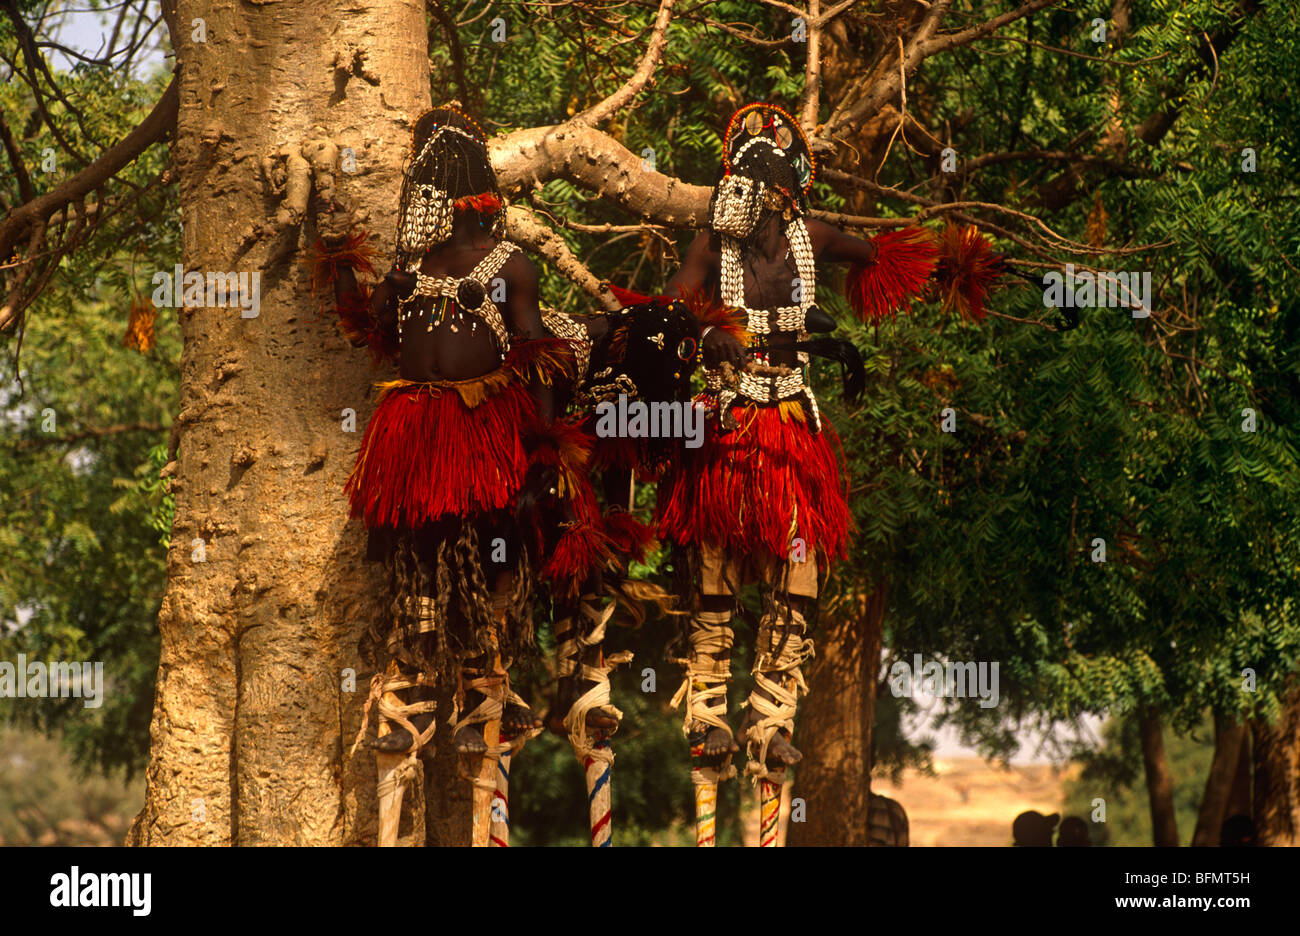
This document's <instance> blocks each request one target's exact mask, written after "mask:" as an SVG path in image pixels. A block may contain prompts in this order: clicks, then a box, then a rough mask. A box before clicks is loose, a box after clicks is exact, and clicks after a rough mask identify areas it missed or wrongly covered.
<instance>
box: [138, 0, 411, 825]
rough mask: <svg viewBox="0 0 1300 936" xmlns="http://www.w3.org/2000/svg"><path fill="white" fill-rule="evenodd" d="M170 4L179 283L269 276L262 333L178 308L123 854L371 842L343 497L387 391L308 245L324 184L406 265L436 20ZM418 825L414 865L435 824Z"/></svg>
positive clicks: (406, 13)
mask: <svg viewBox="0 0 1300 936" xmlns="http://www.w3.org/2000/svg"><path fill="white" fill-rule="evenodd" d="M164 6H165V7H166V8H167V22H168V26H169V28H170V30H171V37H172V42H173V45H174V46H175V49H176V61H177V66H178V69H179V81H180V107H179V114H178V120H177V128H176V135H175V141H174V144H173V148H172V160H173V164H172V165H173V172H174V175H175V178H176V179H177V181H178V183H179V187H180V204H181V211H182V220H183V223H184V235H183V248H182V256H181V262H182V263H183V265H184V268H185V270H187V271H198V272H203V273H206V272H208V271H221V272H224V271H241V270H242V271H256V272H259V273H260V274H261V282H260V287H261V289H260V309H259V310H258V314H257V316H256V317H241V311H240V309H239V308H185V309H180V310H179V314H180V321H181V327H182V332H183V335H184V342H185V344H184V353H183V355H182V360H181V379H182V384H181V411H180V414H179V416H178V418H177V421H176V426H177V430H176V432H175V434H174V437H173V447H174V451H173V455H172V462H171V464H170V465H169V466H168V468H167V469H165V471H164V473H165V474H170V476H171V478H172V479H173V481H172V483H173V490H174V492H175V494H176V518H175V523H174V525H173V528H172V547H171V552H170V554H169V556H168V576H167V588H166V592H165V594H164V598H163V603H162V610H161V613H160V616H159V627H160V630H161V634H162V659H161V663H160V666H159V673H158V687H157V695H156V699H155V707H154V717H153V724H152V727H151V742H152V754H151V760H150V765H149V770H148V788H147V793H146V800H145V805H144V808H143V810H142V812H141V813H140V815H139V816H138V817H137V818H136V821H135V823H134V825H133V827H132V831H131V833H130V837H129V841H130V842H132V843H136V844H145V845H181V844H208V845H230V844H239V845H247V844H290V843H292V844H341V843H360V842H366V841H371V842H373V840H374V835H375V826H374V822H375V819H374V808H373V797H374V784H375V776H374V759H373V757H371V756H369V755H365V754H362V753H360V752H359V753H358V756H357V758H356V759H355V761H352V762H349V761H347V760H346V752H347V748H348V747H349V746H350V744H351V742H352V738H353V736H354V735H355V733H356V730H357V726H358V721H359V715H360V709H361V703H362V701H363V700H364V698H365V695H366V691H367V689H368V685H367V683H368V677H369V673H368V672H367V671H365V670H364V669H363V667H362V664H361V662H360V661H359V659H358V656H357V641H358V637H359V635H360V633H361V632H362V631H363V630H364V628H365V626H366V625H367V624H368V623H369V621H370V620H371V619H372V618H373V617H374V616H375V615H376V614H381V613H383V611H384V608H383V606H382V597H381V596H382V594H383V577H382V574H381V573H380V570H379V569H377V568H376V567H375V566H371V565H367V564H366V563H364V562H363V553H364V549H363V535H362V533H363V531H362V530H361V529H360V528H359V527H358V525H357V524H356V523H355V522H349V521H348V519H347V507H346V502H345V500H344V497H343V484H344V481H345V479H346V477H347V474H348V472H349V470H350V468H351V465H352V460H353V458H354V456H355V453H356V449H357V445H358V442H359V439H360V431H361V430H363V429H364V427H365V420H366V419H367V417H368V416H369V413H370V410H371V400H372V394H371V383H372V382H373V381H374V380H375V379H377V375H376V373H375V372H372V371H371V370H370V368H369V362H368V360H367V359H366V356H365V355H364V353H361V352H357V351H354V350H353V349H352V348H350V347H349V346H348V345H347V343H346V342H345V341H344V340H343V338H342V337H341V336H340V335H339V333H338V332H337V330H336V329H335V327H334V324H333V321H332V318H331V317H329V316H324V317H323V316H321V315H320V314H319V313H318V302H317V300H316V299H315V298H313V297H312V296H311V295H310V289H309V286H308V281H307V276H306V270H305V269H304V266H303V264H302V263H301V260H302V257H303V252H304V250H305V248H306V247H307V246H308V245H309V244H310V243H311V242H312V241H313V240H314V238H315V236H316V233H315V229H314V215H313V213H312V210H311V208H310V205H311V201H310V199H311V198H314V197H316V196H325V197H328V196H329V195H330V191H329V189H330V186H332V185H334V186H336V187H337V191H338V194H339V195H340V196H341V197H342V198H343V199H346V200H347V201H349V202H351V203H353V204H356V205H358V206H362V207H363V208H364V210H365V211H366V212H368V215H369V217H368V220H366V226H367V228H368V229H369V230H370V231H371V232H372V234H373V235H375V236H376V238H377V240H378V242H379V247H380V250H381V255H382V254H383V253H387V254H388V255H389V256H391V255H392V245H391V232H392V230H393V228H394V222H393V212H394V210H395V207H396V199H397V192H398V188H399V176H400V170H401V164H402V161H403V159H404V156H405V150H406V147H407V144H408V142H409V140H410V132H411V124H412V122H413V121H414V119H415V118H416V117H417V116H418V115H419V114H420V112H421V111H423V110H424V109H425V108H427V107H428V104H429V100H428V95H429V91H428V74H429V69H428V49H427V44H426V38H425V28H424V26H425V24H424V14H423V10H424V4H422V3H420V2H418V0H372V2H369V3H364V4H356V3H339V2H321V0H282V2H278V3H260V2H254V3H246V2H238V0H211V2H199V0H177V2H175V3H174V4H164ZM348 149H350V150H351V151H352V153H353V154H354V156H355V173H349V169H350V165H349V164H344V160H345V159H347V158H348V157H347V154H346V150H348ZM340 169H341V170H342V171H338V170H340ZM336 172H337V175H335V173H336ZM167 272H170V271H167ZM382 376H387V374H384V375H382ZM348 410H352V411H355V427H353V426H351V425H349V424H348V423H347V422H345V419H346V411H348ZM349 670H355V681H354V682H353V681H351V680H349V678H348V677H349V673H348V671H349ZM421 788H422V787H421V784H419V783H418V782H417V783H416V784H413V786H412V789H413V790H415V791H419V790H420V789H421ZM407 799H408V801H410V800H418V799H420V797H419V796H418V795H412V794H410V793H408V797H407ZM422 805H423V804H422V803H421V804H417V810H416V812H417V815H416V817H415V818H416V819H417V820H420V816H419V815H418V813H419V812H421V811H422V810H420V809H419V808H418V807H419V806H422ZM407 825H408V826H412V825H418V826H420V827H419V828H411V829H409V830H408V831H410V832H411V833H412V835H413V836H414V837H415V838H416V839H418V840H419V841H420V842H421V843H422V842H423V835H424V830H423V828H422V826H423V822H422V821H417V823H415V824H412V823H410V822H408V823H407Z"/></svg>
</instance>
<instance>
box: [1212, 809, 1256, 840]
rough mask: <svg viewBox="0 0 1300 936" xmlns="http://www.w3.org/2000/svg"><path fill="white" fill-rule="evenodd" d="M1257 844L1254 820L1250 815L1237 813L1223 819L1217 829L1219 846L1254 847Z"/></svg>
mask: <svg viewBox="0 0 1300 936" xmlns="http://www.w3.org/2000/svg"><path fill="white" fill-rule="evenodd" d="M1257 844H1258V843H1257V842H1256V841H1255V820H1254V819H1251V818H1250V816H1243V815H1241V813H1238V814H1237V815H1235V816H1229V817H1228V818H1227V819H1225V820H1223V827H1222V828H1221V829H1220V830H1219V846H1220V847H1221V848H1254V847H1255V846H1256V845H1257Z"/></svg>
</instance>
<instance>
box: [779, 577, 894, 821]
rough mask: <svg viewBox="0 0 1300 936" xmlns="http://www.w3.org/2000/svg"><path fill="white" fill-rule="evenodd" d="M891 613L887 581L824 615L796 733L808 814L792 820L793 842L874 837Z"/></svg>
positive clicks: (799, 788)
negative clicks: (874, 745)
mask: <svg viewBox="0 0 1300 936" xmlns="http://www.w3.org/2000/svg"><path fill="white" fill-rule="evenodd" d="M884 619H885V590H884V588H883V587H881V588H880V589H878V590H877V591H875V592H873V593H872V594H870V595H866V596H862V598H861V599H860V600H858V601H856V602H851V603H847V606H846V607H845V609H844V611H843V613H839V614H827V615H825V616H824V617H823V618H822V621H821V624H822V626H821V627H820V629H819V630H820V633H819V636H818V637H817V656H816V658H815V659H814V660H813V662H812V664H811V665H810V666H809V674H808V688H809V692H808V697H807V699H806V700H805V701H804V704H803V710H802V711H801V712H800V714H799V721H798V722H797V723H796V733H795V744H796V746H797V747H798V748H799V750H801V751H803V753H804V758H803V760H802V761H801V762H800V763H799V765H798V767H797V768H796V769H795V781H794V789H793V794H792V799H793V798H794V797H799V798H802V799H803V800H804V803H805V815H806V820H805V821H804V822H791V823H790V826H789V831H788V833H787V837H786V842H787V844H788V845H790V846H799V845H866V844H867V842H868V815H867V811H868V799H869V797H870V793H871V789H870V787H871V726H872V721H873V718H874V715H875V701H876V697H875V687H876V669H877V668H878V666H879V662H880V640H881V632H882V625H883V623H884Z"/></svg>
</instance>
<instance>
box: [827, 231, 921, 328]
mask: <svg viewBox="0 0 1300 936" xmlns="http://www.w3.org/2000/svg"><path fill="white" fill-rule="evenodd" d="M871 242H872V244H874V245H875V247H876V261H875V262H874V263H871V264H862V263H856V264H854V265H853V267H852V269H850V270H849V275H848V279H847V280H846V281H845V284H844V288H845V293H846V294H847V296H848V300H849V305H850V306H852V307H853V311H854V312H855V313H857V315H858V317H859V318H860V319H862V320H863V321H864V322H879V321H880V320H882V319H884V318H885V317H886V316H889V317H891V318H892V317H893V316H894V315H895V314H897V312H898V310H899V309H901V308H903V307H904V306H906V305H907V303H908V302H909V301H910V300H912V299H914V298H916V297H917V296H919V295H920V294H921V292H922V290H924V288H925V284H926V281H927V280H928V279H929V278H930V275H931V274H932V273H933V272H934V268H935V263H936V261H937V259H938V256H939V251H938V249H937V248H936V247H935V245H934V238H933V235H931V234H930V232H929V231H927V230H925V229H924V228H920V227H911V228H903V229H902V230H899V231H889V232H887V233H884V234H880V235H878V236H876V237H873V238H872V239H871Z"/></svg>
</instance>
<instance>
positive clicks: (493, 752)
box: [470, 633, 505, 848]
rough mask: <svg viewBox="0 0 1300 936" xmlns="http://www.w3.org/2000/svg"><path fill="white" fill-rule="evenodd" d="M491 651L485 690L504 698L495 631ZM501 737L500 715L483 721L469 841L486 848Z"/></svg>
mask: <svg viewBox="0 0 1300 936" xmlns="http://www.w3.org/2000/svg"><path fill="white" fill-rule="evenodd" d="M491 640H492V651H491V653H490V654H489V658H490V660H491V664H490V666H489V668H488V673H489V674H490V675H491V677H492V682H490V683H489V684H488V685H487V686H484V687H483V688H484V694H485V695H488V694H491V695H495V696H496V698H498V699H500V700H502V704H503V705H504V700H505V675H504V672H503V671H502V666H501V653H500V651H499V650H497V647H496V642H497V637H496V634H495V633H494V634H493V635H492V638H491ZM500 741H501V716H500V714H498V715H497V717H496V718H492V719H489V720H488V721H485V722H484V723H483V743H484V744H486V745H487V753H486V754H484V755H483V757H482V760H481V762H480V764H479V769H478V778H477V780H476V781H475V783H474V814H473V815H474V818H473V830H472V835H473V839H472V841H471V842H470V844H471V845H472V846H473V847H475V848H487V847H488V845H489V844H490V843H491V840H492V801H493V799H495V798H496V789H497V764H498V763H499V762H500V754H499V753H498V744H499V743H500Z"/></svg>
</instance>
